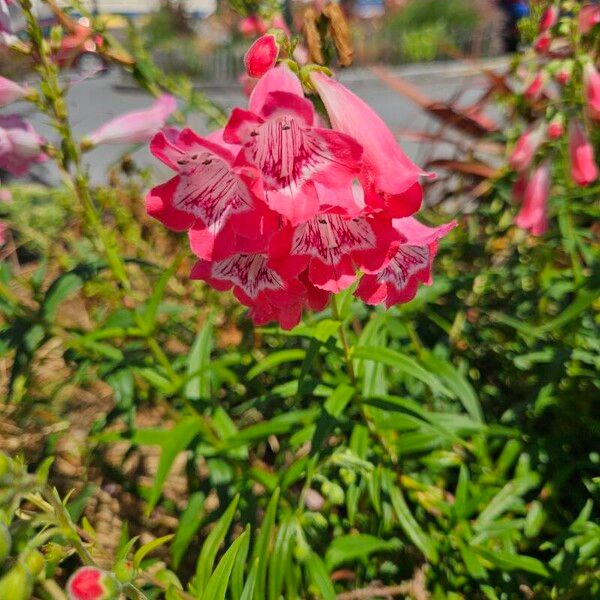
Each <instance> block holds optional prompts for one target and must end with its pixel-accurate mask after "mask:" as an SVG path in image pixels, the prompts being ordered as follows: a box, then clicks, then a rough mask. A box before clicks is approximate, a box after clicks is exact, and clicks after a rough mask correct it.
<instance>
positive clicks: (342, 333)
mask: <svg viewBox="0 0 600 600" xmlns="http://www.w3.org/2000/svg"><path fill="white" fill-rule="evenodd" d="M331 311H332V313H333V318H334V319H335V320H336V321H339V322H340V328H339V338H340V343H341V344H342V348H343V350H344V361H345V363H346V370H347V371H348V377H350V381H352V385H354V386H356V373H355V372H354V365H353V364H352V351H351V348H350V344H349V343H348V336H347V335H346V329H345V327H344V322H343V320H342V317H341V315H340V310H339V308H338V305H337V298H336V297H335V296H333V297H332V299H331Z"/></svg>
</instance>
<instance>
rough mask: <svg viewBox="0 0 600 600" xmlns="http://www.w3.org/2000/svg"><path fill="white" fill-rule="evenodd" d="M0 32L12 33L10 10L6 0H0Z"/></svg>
mask: <svg viewBox="0 0 600 600" xmlns="http://www.w3.org/2000/svg"><path fill="white" fill-rule="evenodd" d="M0 33H12V23H11V19H10V11H9V9H8V2H7V1H6V0H0Z"/></svg>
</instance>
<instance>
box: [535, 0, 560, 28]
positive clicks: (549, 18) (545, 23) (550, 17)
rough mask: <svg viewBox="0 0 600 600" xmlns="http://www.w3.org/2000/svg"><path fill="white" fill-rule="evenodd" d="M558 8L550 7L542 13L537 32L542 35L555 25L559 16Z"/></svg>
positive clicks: (554, 5)
mask: <svg viewBox="0 0 600 600" xmlns="http://www.w3.org/2000/svg"><path fill="white" fill-rule="evenodd" d="M559 13H560V11H559V8H558V6H556V4H552V5H550V6H549V7H548V8H547V9H546V10H545V11H544V12H543V13H542V18H541V19H540V25H539V32H540V33H544V32H545V31H548V29H551V28H552V27H554V26H555V25H556V22H557V21H558V16H559Z"/></svg>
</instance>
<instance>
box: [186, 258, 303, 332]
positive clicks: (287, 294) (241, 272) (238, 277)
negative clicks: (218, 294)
mask: <svg viewBox="0 0 600 600" xmlns="http://www.w3.org/2000/svg"><path fill="white" fill-rule="evenodd" d="M191 278H192V279H201V280H203V281H206V282H207V283H208V284H210V285H211V286H212V287H213V288H215V289H216V290H220V291H226V290H229V289H231V288H233V293H234V295H235V297H236V298H237V299H238V300H239V301H240V302H241V303H242V304H243V305H245V306H248V307H249V308H250V316H251V317H252V320H253V321H254V323H255V324H257V325H264V324H265V323H268V322H269V321H274V320H275V321H278V322H279V324H280V325H281V327H283V328H284V329H291V328H292V327H294V326H295V325H297V324H298V322H299V321H300V317H301V315H302V308H303V306H304V303H305V302H306V288H305V287H304V286H303V285H302V283H300V281H298V279H295V278H292V279H286V278H285V277H284V276H283V275H282V274H281V273H279V272H277V271H276V270H274V269H272V268H271V267H269V265H268V255H267V254H266V253H236V254H234V255H232V256H229V257H228V258H225V259H223V260H216V261H212V262H209V261H206V260H199V261H198V262H197V263H196V265H195V266H194V268H193V270H192V273H191Z"/></svg>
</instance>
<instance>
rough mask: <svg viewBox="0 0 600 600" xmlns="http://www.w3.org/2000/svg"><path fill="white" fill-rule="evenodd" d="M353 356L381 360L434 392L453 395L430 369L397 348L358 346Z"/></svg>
mask: <svg viewBox="0 0 600 600" xmlns="http://www.w3.org/2000/svg"><path fill="white" fill-rule="evenodd" d="M352 357H353V358H364V359H369V360H374V361H377V362H380V363H382V364H384V365H388V366H390V367H393V368H394V369H397V370H398V371H401V372H402V373H404V374H406V375H408V376H410V377H414V378H415V379H418V380H419V381H422V382H423V383H424V384H426V385H427V386H429V388H431V390H432V391H433V392H436V393H440V394H445V395H447V396H451V397H452V396H453V394H452V393H451V392H450V391H449V390H448V389H447V388H446V387H445V386H444V385H443V384H442V382H441V381H440V380H439V379H438V378H437V377H436V376H435V375H434V374H433V373H430V372H429V371H427V370H425V369H424V368H423V367H422V366H421V365H420V364H419V363H418V362H417V361H416V360H414V359H413V358H410V357H408V356H406V355H404V354H401V353H400V352H398V351H396V350H391V349H390V348H382V347H379V346H357V347H355V348H354V349H353V351H352Z"/></svg>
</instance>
